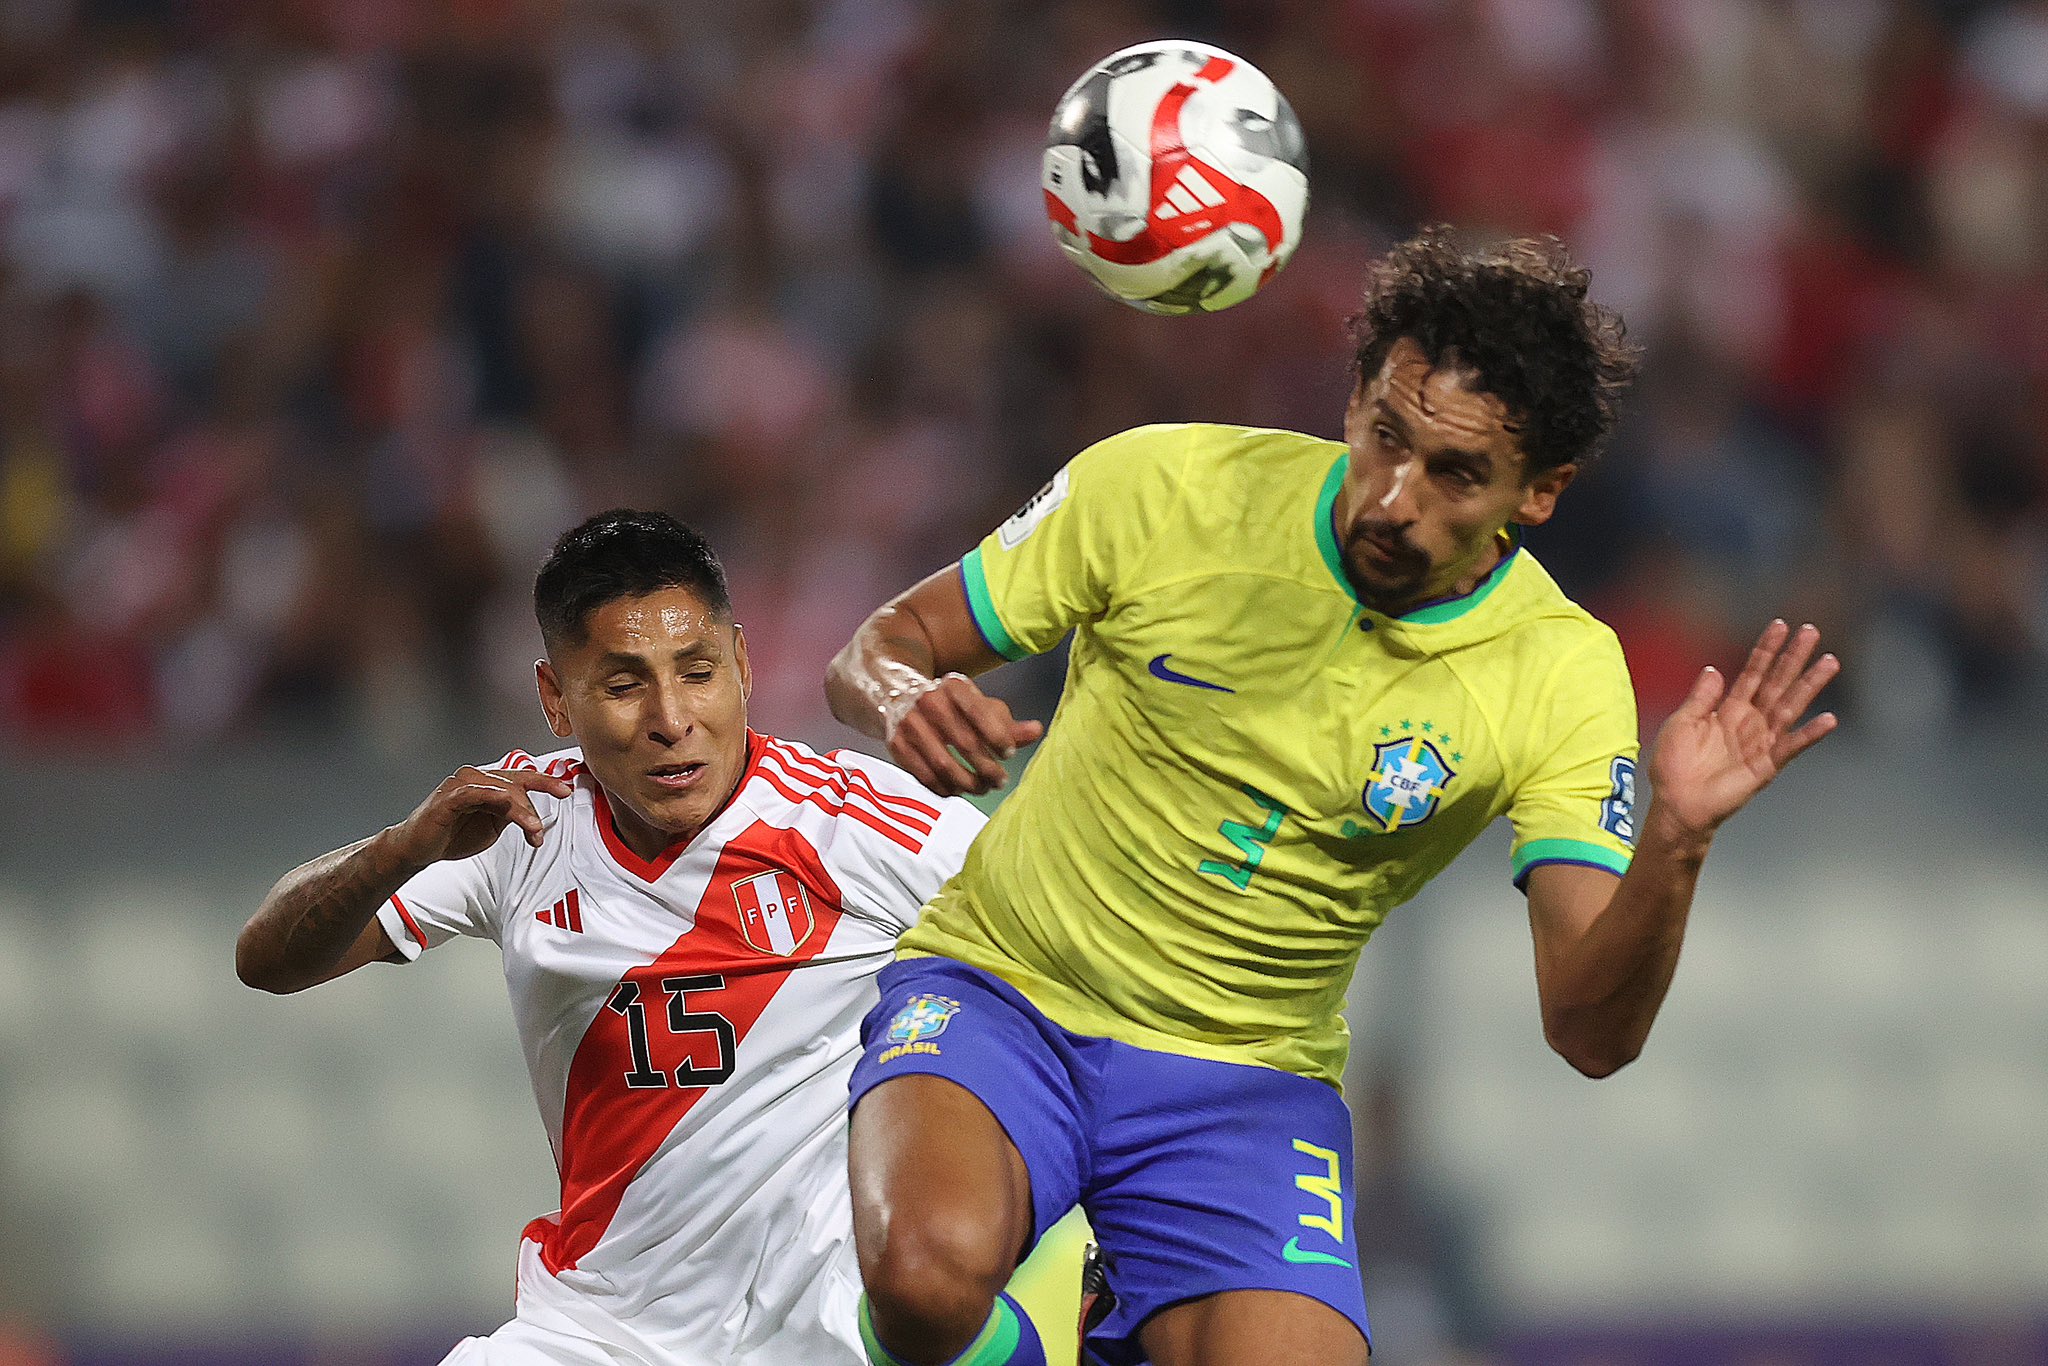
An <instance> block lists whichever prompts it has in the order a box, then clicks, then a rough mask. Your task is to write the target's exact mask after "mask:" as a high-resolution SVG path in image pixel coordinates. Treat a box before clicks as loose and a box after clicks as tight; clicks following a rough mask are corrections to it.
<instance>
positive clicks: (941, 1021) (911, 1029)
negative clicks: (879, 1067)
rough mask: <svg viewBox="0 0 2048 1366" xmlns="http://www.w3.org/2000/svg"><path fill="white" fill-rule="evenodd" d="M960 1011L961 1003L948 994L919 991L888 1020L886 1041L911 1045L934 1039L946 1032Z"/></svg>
mask: <svg viewBox="0 0 2048 1366" xmlns="http://www.w3.org/2000/svg"><path fill="white" fill-rule="evenodd" d="M959 1010H960V1003H959V1002H958V1001H956V1000H954V999H953V998H952V997H950V996H934V995H932V994H931V993H930V992H920V993H919V994H918V995H916V996H913V997H911V998H910V1003H909V1004H908V1005H906V1006H904V1007H903V1009H901V1010H899V1011H897V1012H896V1018H895V1019H894V1020H892V1021H890V1022H889V1042H890V1043H896V1044H912V1043H923V1042H924V1041H925V1040H926V1039H930V1038H935V1037H937V1036H938V1035H940V1034H943V1033H945V1032H946V1026H947V1025H949V1024H951V1023H952V1021H953V1016H954V1015H955V1014H957V1013H958V1012H959Z"/></svg>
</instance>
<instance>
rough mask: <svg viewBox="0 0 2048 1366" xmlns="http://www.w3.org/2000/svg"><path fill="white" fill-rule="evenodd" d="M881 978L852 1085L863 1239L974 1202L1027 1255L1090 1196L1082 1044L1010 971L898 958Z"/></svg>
mask: <svg viewBox="0 0 2048 1366" xmlns="http://www.w3.org/2000/svg"><path fill="white" fill-rule="evenodd" d="M881 988H882V995H881V1000H880V1002H879V1003H878V1004H877V1005H876V1007H875V1009H874V1010H873V1011H871V1012H869V1015H868V1018H867V1021H866V1022H865V1024H864V1025H863V1026H862V1031H861V1037H862V1042H863V1045H864V1052H863V1055H862V1057H861V1060H860V1062H859V1063H858V1064H857V1065H856V1066H855V1068H854V1074H853V1081H852V1086H851V1091H852V1105H853V1122H852V1132H851V1142H850V1153H849V1161H850V1164H851V1174H852V1180H853V1206H854V1226H855V1230H856V1234H857V1236H858V1239H859V1241H860V1243H861V1245H862V1246H863V1247H872V1246H875V1245H876V1236H877V1235H878V1234H879V1233H880V1232H881V1230H882V1227H886V1223H887V1221H888V1220H889V1219H891V1218H893V1217H899V1216H901V1217H911V1218H930V1217H939V1216H938V1215H937V1213H936V1212H938V1211H955V1210H965V1211H966V1212H967V1213H969V1214H971V1215H972V1216H973V1217H974V1218H975V1219H977V1220H979V1221H980V1222H982V1223H985V1224H986V1223H993V1224H995V1225H997V1226H998V1227H1000V1228H1001V1229H1002V1230H1004V1236H1005V1237H1006V1238H1007V1239H1008V1240H1009V1241H1010V1246H1009V1247H1008V1248H1007V1249H1006V1251H1007V1252H1008V1253H1010V1254H1011V1255H1012V1256H1013V1257H1014V1258H1021V1257H1022V1256H1023V1255H1024V1253H1025V1251H1027V1250H1028V1249H1029V1247H1030V1246H1031V1244H1032V1243H1033V1242H1034V1241H1036V1239H1037V1237H1038V1235H1039V1234H1041V1233H1043V1232H1044V1231H1045V1230H1046V1229H1048V1228H1050V1227H1051V1226H1052V1224H1053V1223H1054V1222H1056V1221H1057V1220H1058V1219H1059V1217H1060V1216H1061V1215H1062V1214H1064V1213H1066V1211H1067V1210H1069V1209H1070V1208H1072V1207H1073V1205H1074V1203H1075V1201H1076V1200H1077V1199H1078V1198H1079V1195H1080V1187H1081V1180H1082V1173H1083V1171H1084V1168H1085V1163H1086V1160H1087V1140H1086V1134H1085V1131H1084V1127H1083V1125H1082V1121H1081V1117H1080V1114H1079V1107H1078V1102H1077V1100H1076V1094H1075V1088H1074V1079H1073V1076H1072V1068H1073V1065H1074V1062H1075V1057H1074V1053H1073V1049H1072V1046H1071V1044H1070V1043H1069V1041H1068V1039H1067V1037H1066V1036H1065V1034H1064V1031H1061V1030H1060V1029H1059V1028H1058V1027H1057V1026H1055V1025H1053V1024H1052V1023H1051V1022H1050V1021H1048V1020H1046V1019H1045V1018H1044V1017H1043V1016H1041V1015H1039V1014H1038V1012H1037V1011H1036V1010H1035V1009H1034V1008H1033V1007H1032V1006H1031V1004H1030V1003H1029V1002H1028V1001H1026V1000H1025V999H1024V998H1023V997H1022V996H1021V995H1019V994H1018V993H1017V992H1016V990H1015V989H1014V988H1012V987H1010V986H1009V985H1008V984H1007V983H1004V982H1002V981H1001V980H1000V979H998V978H995V977H993V976H991V975H989V974H987V973H983V972H980V971H978V970H976V969H973V968H969V967H966V966H964V965H963V964H959V963H955V962H953V961H951V960H950V959H940V958H913V959H907V960H905V961H903V962H900V963H894V964H891V965H890V966H889V967H888V968H886V969H884V971H883V973H882V979H881Z"/></svg>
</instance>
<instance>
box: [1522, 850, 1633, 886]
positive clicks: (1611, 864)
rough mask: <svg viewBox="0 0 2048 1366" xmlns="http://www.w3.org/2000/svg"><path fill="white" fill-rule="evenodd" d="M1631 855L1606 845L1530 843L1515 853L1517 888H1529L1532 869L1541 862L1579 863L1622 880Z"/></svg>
mask: <svg viewBox="0 0 2048 1366" xmlns="http://www.w3.org/2000/svg"><path fill="white" fill-rule="evenodd" d="M1629 861H1630V855H1628V854H1624V853H1619V852H1617V851H1615V850H1613V849H1609V848H1608V847H1607V846H1606V845H1604V844H1590V843H1588V842H1587V841H1585V840H1530V841H1529V842H1528V843H1527V844H1525V845H1523V846H1522V847H1521V848H1520V849H1517V850H1516V851H1515V860H1514V863H1515V886H1517V887H1524V888H1526V886H1527V884H1528V881H1529V870H1530V869H1532V868H1534V867H1535V866H1536V865H1537V864H1539V863H1577V864H1582V865H1584V866H1585V867H1588V868H1604V869H1606V870H1607V871H1608V872H1610V873H1613V874H1614V875H1615V876H1616V877H1620V876H1621V875H1622V874H1623V873H1626V872H1627V871H1628V865H1629Z"/></svg>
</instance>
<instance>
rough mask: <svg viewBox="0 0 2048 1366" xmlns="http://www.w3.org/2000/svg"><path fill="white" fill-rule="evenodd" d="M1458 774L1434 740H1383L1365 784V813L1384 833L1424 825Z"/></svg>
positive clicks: (1412, 737) (1374, 752) (1375, 750)
mask: <svg viewBox="0 0 2048 1366" xmlns="http://www.w3.org/2000/svg"><path fill="white" fill-rule="evenodd" d="M1404 724H1405V723H1404ZM1447 743H1448V741H1447ZM1456 757H1457V758H1458V759H1463V758H1464V757H1465V756H1464V755H1462V754H1459V755H1457V756H1456ZM1457 776H1458V771H1457V770H1456V769H1455V768H1452V767H1451V761H1450V760H1449V759H1446V758H1445V757H1444V752H1443V750H1441V749H1439V748H1438V747H1437V744H1436V742H1435V741H1434V740H1432V739H1429V738H1426V737H1424V736H1421V735H1403V736H1401V737H1399V738H1398V739H1393V740H1386V741H1382V742H1381V743H1379V744H1377V745H1374V746H1373V747H1372V772H1371V773H1370V774H1368V775H1367V777H1366V784H1365V814H1366V815H1368V816H1370V817H1371V818H1372V819H1373V821H1374V822H1376V823H1377V824H1378V826H1379V829H1380V833H1382V834H1387V835H1391V834H1393V833H1394V832H1395V831H1397V830H1406V829H1407V828H1408V827H1409V826H1411V825H1420V824H1422V822H1424V821H1426V820H1428V819H1429V818H1430V817H1431V816H1434V815H1435V814H1436V809H1437V806H1438V805H1439V804H1440V803H1441V802H1442V800H1443V795H1444V789H1445V788H1447V787H1449V786H1450V785H1451V780H1452V779H1453V778H1456V777H1457Z"/></svg>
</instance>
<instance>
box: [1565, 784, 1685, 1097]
mask: <svg viewBox="0 0 2048 1366" xmlns="http://www.w3.org/2000/svg"><path fill="white" fill-rule="evenodd" d="M1711 842H1712V835H1711V833H1706V834H1702V833H1700V832H1697V831H1693V830H1688V829H1685V828H1683V827H1682V826H1681V825H1680V824H1679V823H1678V822H1676V821H1675V820H1673V819H1671V818H1670V817H1669V815H1668V813H1667V812H1664V811H1660V810H1659V809H1658V807H1657V804H1656V803H1655V801H1652V802H1651V804H1650V807H1649V809H1648V811H1647V812H1645V814H1644V819H1643V823H1642V838H1641V840H1640V841H1639V842H1638V845H1637V848H1636V855H1635V859H1634V862H1633V863H1632V864H1631V865H1630V867H1629V870H1628V872H1627V874H1626V875H1624V876H1623V877H1622V878H1621V880H1620V881H1619V882H1618V883H1617V884H1616V885H1615V888H1614V893H1613V896H1612V897H1611V898H1610V899H1609V901H1608V903H1607V906H1606V908H1605V909H1604V910H1602V911H1601V913H1600V914H1599V915H1598V916H1596V917H1594V918H1593V920H1592V921H1591V922H1590V923H1588V924H1587V926H1586V928H1585V930H1584V932H1583V933H1582V934H1580V935H1579V936H1578V938H1577V939H1576V940H1575V941H1574V942H1572V943H1570V944H1568V945H1565V946H1563V947H1562V948H1561V949H1560V950H1559V951H1557V952H1556V953H1555V954H1554V955H1553V957H1552V961H1551V962H1550V963H1549V964H1548V965H1547V971H1546V972H1545V973H1544V987H1545V990H1544V993H1543V995H1544V1002H1543V1007H1544V1008H1543V1027H1544V1034H1545V1037H1546V1038H1547V1039H1548V1040H1549V1041H1550V1044H1551V1046H1552V1047H1553V1048H1555V1049H1556V1050H1557V1051H1558V1052H1559V1053H1560V1054H1561V1055H1563V1057H1564V1058H1565V1059H1566V1060H1567V1061H1569V1062H1570V1063H1571V1064H1572V1065H1573V1066H1574V1067H1576V1068H1578V1069H1579V1070H1580V1071H1581V1072H1584V1073H1586V1074H1587V1075H1589V1076H1596V1077H1599V1076H1606V1075H1608V1074H1610V1073H1612V1072H1614V1071H1616V1070H1618V1069H1619V1068H1621V1067H1622V1066H1624V1065H1626V1064H1627V1063H1629V1062H1632V1061H1633V1060H1634V1059H1635V1058H1636V1056H1637V1055H1638V1054H1640V1053H1641V1052H1642V1049H1643V1044H1644V1043H1645V1041H1646V1040H1648V1038H1649V1035H1650V1026H1651V1025H1652V1024H1653V1023H1654V1022H1655V1021H1656V1018H1657V1011H1658V1010H1659V1009H1660V1008H1661V1007H1662V1006H1663V1004H1664V996H1665V993H1666V992H1667V991H1669V990H1670V988H1671V978H1672V975H1673V973H1674V972H1676V970H1677V968H1678V954H1679V949H1680V948H1681V946H1682V945H1683V944H1684V941H1685V925H1686V920H1687V917H1688V916H1689V915H1690V914H1691V911H1692V898H1693V891H1694V888H1695V887H1696V886H1697V885H1698V882H1699V874H1700V867H1701V864H1702V863H1703V862H1704V861H1705V859H1706V856H1707V849H1708V847H1709V845H1710V844H1711Z"/></svg>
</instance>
